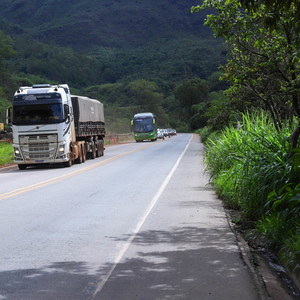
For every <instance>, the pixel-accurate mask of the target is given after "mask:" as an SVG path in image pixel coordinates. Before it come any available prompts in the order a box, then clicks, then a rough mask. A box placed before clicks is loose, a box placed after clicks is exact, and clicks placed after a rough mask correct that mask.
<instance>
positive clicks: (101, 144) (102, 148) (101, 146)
mask: <svg viewBox="0 0 300 300" xmlns="http://www.w3.org/2000/svg"><path fill="white" fill-rule="evenodd" d="M100 149H101V156H104V142H103V140H100Z"/></svg>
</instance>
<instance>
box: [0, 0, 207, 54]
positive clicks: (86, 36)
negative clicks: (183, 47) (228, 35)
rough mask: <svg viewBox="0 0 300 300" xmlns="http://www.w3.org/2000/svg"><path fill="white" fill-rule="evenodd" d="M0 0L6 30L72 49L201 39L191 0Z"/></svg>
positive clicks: (199, 18)
mask: <svg viewBox="0 0 300 300" xmlns="http://www.w3.org/2000/svg"><path fill="white" fill-rule="evenodd" d="M40 2H41V1H39V0H14V1H12V0H1V4H0V19H1V20H2V22H4V23H6V25H8V24H9V25H10V28H11V29H10V32H11V33H13V34H16V33H18V32H21V33H22V34H24V33H28V34H30V35H31V36H33V37H35V38H37V39H38V40H40V41H43V42H49V41H55V42H56V43H57V44H59V45H62V46H69V47H71V48H75V49H81V50H83V49H86V48H93V47H97V46H101V47H122V48H123V47H137V46H140V45H143V44H144V43H145V42H147V43H149V42H162V41H163V40H164V39H167V40H168V39H178V38H180V37H186V36H194V37H202V38H207V37H208V36H211V33H210V31H209V30H208V29H207V28H205V27H204V26H203V16H200V15H199V14H191V12H190V8H191V6H192V5H197V4H199V1H196V0H160V1H153V0H127V1H124V0H123V1H122V0H115V1H111V0H110V1H109V0H102V1H94V0H79V1H72V0H46V1H43V2H42V4H41V3H40Z"/></svg>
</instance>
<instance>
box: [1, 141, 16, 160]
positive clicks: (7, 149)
mask: <svg viewBox="0 0 300 300" xmlns="http://www.w3.org/2000/svg"><path fill="white" fill-rule="evenodd" d="M13 160H14V154H13V147H12V145H11V144H10V143H6V142H0V165H5V164H10V163H12V162H13Z"/></svg>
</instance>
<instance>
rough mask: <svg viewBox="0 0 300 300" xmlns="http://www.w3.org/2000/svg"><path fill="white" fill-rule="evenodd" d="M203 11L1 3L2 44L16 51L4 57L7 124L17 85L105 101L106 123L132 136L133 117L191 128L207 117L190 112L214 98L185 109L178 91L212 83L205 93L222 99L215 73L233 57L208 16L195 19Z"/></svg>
mask: <svg viewBox="0 0 300 300" xmlns="http://www.w3.org/2000/svg"><path fill="white" fill-rule="evenodd" d="M197 4H199V1H197V0H157V1H156V0H155V1H154V0H101V1H95V0H43V1H41V0H14V1H12V0H1V1H0V50H1V45H2V44H3V45H5V47H7V49H9V48H10V49H11V50H12V49H13V51H10V52H7V51H6V52H5V51H4V52H5V53H3V55H1V51H0V122H3V119H4V115H5V109H6V107H7V106H9V102H8V101H5V100H6V99H12V95H13V92H14V90H15V89H16V88H17V87H18V86H21V85H31V84H35V83H52V84H57V83H68V84H69V86H70V87H71V91H73V92H74V93H80V94H84V95H87V96H90V97H94V98H97V99H100V100H101V101H102V102H104V104H105V106H106V111H107V112H106V116H107V119H108V120H109V118H110V115H111V116H113V117H112V118H114V119H111V122H110V126H111V128H112V126H115V125H116V124H117V123H119V124H117V125H116V126H115V128H114V129H112V130H116V131H128V130H130V125H128V124H130V121H129V120H130V118H131V116H132V114H133V113H134V112H137V111H149V110H151V111H153V112H154V113H156V114H157V115H158V118H159V119H160V120H161V124H162V126H172V127H176V128H179V127H184V128H189V126H190V123H191V122H192V121H191V116H192V115H193V114H196V115H197V116H198V117H197V118H196V119H195V120H198V119H199V118H200V117H199V111H198V110H196V111H193V112H192V110H191V106H192V105H194V104H199V102H201V101H203V100H207V99H208V96H207V95H206V94H205V93H204V94H205V95H206V96H205V97H202V98H201V99H198V98H197V99H194V100H192V101H188V102H187V103H188V107H185V105H186V102H181V103H179V102H180V99H179V98H178V97H177V98H176V97H175V94H174V91H175V88H176V87H177V86H178V85H180V84H182V83H183V81H184V80H187V79H188V80H192V79H199V80H204V81H206V82H207V83H206V85H207V87H206V85H205V84H204V85H203V83H202V82H200V81H199V80H198V81H196V85H198V88H199V89H200V90H202V89H204V90H209V91H210V92H218V91H219V90H220V88H222V87H220V86H219V85H218V74H217V73H216V72H218V67H219V65H220V64H222V63H223V62H224V61H225V58H226V51H225V48H224V44H223V42H222V41H220V40H216V39H215V38H214V37H213V34H212V31H211V30H210V29H209V28H207V27H206V26H204V25H203V23H204V18H205V16H204V15H203V14H201V13H195V14H192V13H191V7H192V6H193V5H197ZM2 33H3V34H4V35H3V34H2ZM10 38H11V43H9V39H10ZM13 52H15V53H14V54H13ZM191 84H194V83H193V82H192V83H191ZM200 94H201V95H202V94H203V93H202V92H200ZM199 109H200V108H199ZM124 116H126V120H125V119H124V120H123V121H120V120H121V119H123V118H124ZM193 120H194V119H193ZM193 122H194V121H193ZM197 122H198V121H197ZM197 122H196V123H197ZM194 123H195V122H194ZM124 124H126V126H125V125H124ZM201 124H202V125H203V122H202V123H201ZM198 125H199V124H198V123H197V125H193V126H198ZM128 126H129V128H128Z"/></svg>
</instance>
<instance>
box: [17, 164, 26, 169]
mask: <svg viewBox="0 0 300 300" xmlns="http://www.w3.org/2000/svg"><path fill="white" fill-rule="evenodd" d="M18 167H19V170H25V169H26V168H27V166H26V165H18Z"/></svg>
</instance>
